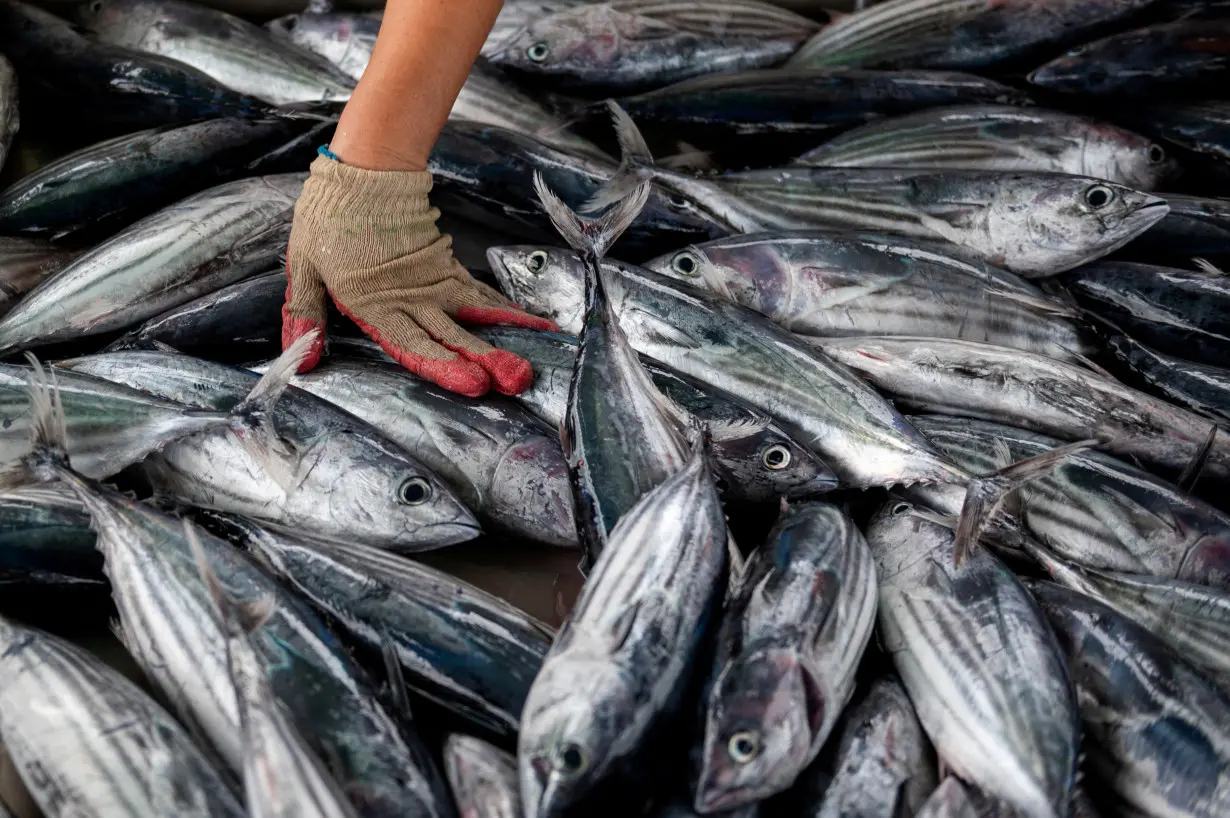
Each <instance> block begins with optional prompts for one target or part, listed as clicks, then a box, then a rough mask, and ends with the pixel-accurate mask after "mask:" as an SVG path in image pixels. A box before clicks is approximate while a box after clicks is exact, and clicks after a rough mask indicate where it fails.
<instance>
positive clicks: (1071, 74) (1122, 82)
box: [1028, 34, 1147, 95]
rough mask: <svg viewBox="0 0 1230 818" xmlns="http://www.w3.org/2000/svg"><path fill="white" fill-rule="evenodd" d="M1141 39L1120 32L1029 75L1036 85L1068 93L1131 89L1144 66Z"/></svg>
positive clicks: (1111, 92) (1108, 92)
mask: <svg viewBox="0 0 1230 818" xmlns="http://www.w3.org/2000/svg"><path fill="white" fill-rule="evenodd" d="M1140 46H1141V40H1140V38H1139V37H1138V36H1132V35H1130V34H1119V35H1116V36H1114V37H1108V38H1106V39H1104V40H1097V41H1095V42H1092V43H1088V44H1087V45H1082V46H1080V47H1079V48H1074V49H1072V50H1071V51H1069V52H1068V53H1066V54H1064V55H1062V56H1059V57H1056V58H1055V59H1053V60H1051V61H1050V62H1048V63H1045V64H1044V65H1042V66H1040V67H1038V68H1036V69H1035V70H1034V71H1033V73H1031V74H1030V75H1029V77H1028V81H1029V82H1030V83H1031V84H1032V85H1037V86H1038V87H1040V88H1046V89H1049V90H1051V91H1059V92H1061V93H1065V94H1094V95H1105V94H1114V93H1117V92H1122V91H1128V90H1131V87H1132V84H1133V82H1134V81H1135V80H1136V78H1137V77H1139V75H1140V72H1141V69H1142V67H1144V68H1147V66H1142V65H1140V60H1141V51H1140Z"/></svg>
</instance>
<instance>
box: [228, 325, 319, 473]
mask: <svg viewBox="0 0 1230 818" xmlns="http://www.w3.org/2000/svg"><path fill="white" fill-rule="evenodd" d="M318 332H319V330H312V331H310V332H308V333H307V334H305V335H303V336H302V337H301V338H299V339H297V340H296V341H295V342H294V343H293V344H291V345H290V346H289V347H287V348H286V351H285V352H283V353H282V354H281V355H279V356H278V357H277V358H276V359H275V360H274V361H273V362H272V363H270V364H269V368H268V369H267V370H265V374H264V375H262V376H261V379H260V380H259V381H258V382H257V384H256V386H254V387H252V391H251V392H249V393H248V396H247V397H246V398H244V399H243V400H242V401H241V402H240V403H239V404H238V405H236V406H235V408H234V409H232V410H231V412H230V415H231V430H232V431H233V432H234V433H235V436H236V437H238V438H239V440H240V442H242V443H243V445H244V448H246V449H247V450H248V453H249V454H251V455H252V457H253V458H255V460H256V462H257V463H259V464H260V465H261V467H262V468H264V469H265V471H266V472H267V473H268V474H270V475H274V476H277V475H278V474H279V473H280V472H282V471H285V469H283V468H279V467H278V465H277V464H279V463H281V462H283V461H284V460H285V456H286V455H289V454H292V452H291V451H290V446H289V444H288V443H286V442H285V441H284V440H282V439H281V437H280V436H279V435H278V431H277V429H276V428H275V427H274V424H273V409H274V407H275V406H276V405H277V402H278V400H279V399H281V397H282V395H283V393H285V392H286V388H287V387H288V386H290V379H291V378H292V377H294V375H295V373H296V372H298V371H299V365H300V364H301V363H303V359H304V358H305V357H307V354H308V351H309V350H310V349H311V348H312V344H313V343H314V342H315V341H316V336H317V333H318Z"/></svg>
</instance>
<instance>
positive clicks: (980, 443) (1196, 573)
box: [908, 415, 1230, 588]
mask: <svg viewBox="0 0 1230 818" xmlns="http://www.w3.org/2000/svg"><path fill="white" fill-rule="evenodd" d="M908 418H909V421H910V422H911V423H912V424H914V426H915V427H916V428H917V429H919V430H920V431H921V432H922V433H923V434H925V435H927V437H928V438H930V439H931V440H932V442H934V443H935V445H936V446H938V447H939V448H940V449H941V450H943V451H945V452H947V453H948V454H949V455H950V456H952V458H953V459H954V460H956V461H957V462H958V463H960V464H961V465H962V466H964V467H965V468H966V469H969V470H970V471H972V472H974V473H986V472H989V471H991V470H993V469H996V468H999V467H1000V466H1001V465H1002V463H1001V462H1000V461H999V459H998V457H999V456H998V453H997V445H996V441H1000V442H1002V444H1003V445H1006V446H1007V447H1008V454H1009V455H1010V457H1011V459H1012V460H1020V459H1023V458H1026V457H1032V456H1034V455H1038V454H1041V453H1042V452H1044V451H1047V450H1049V449H1053V448H1055V447H1056V446H1059V445H1061V441H1059V440H1056V439H1054V438H1051V437H1046V436H1044V435H1040V434H1036V433H1034V432H1029V431H1025V430H1024V429H1019V428H1014V427H1011V426H1004V425H1001V424H998V423H990V422H987V421H981V420H969V419H966V418H957V417H948V416H942V415H910V416H908ZM909 491H910V493H911V496H915V497H917V498H918V499H919V500H920V501H921V502H923V504H925V505H929V506H931V507H933V508H935V507H937V505H936V503H935V502H934V500H930V501H929V497H928V490H927V489H926V488H925V487H915V488H913V489H910V490H909ZM1017 498H1018V499H1017V501H1016V503H1015V504H1016V506H1017V513H1018V514H1019V516H1020V517H1021V519H1022V520H1023V522H1024V523H1025V524H1026V525H1027V526H1028V528H1029V529H1030V530H1031V531H1032V532H1033V533H1034V534H1035V535H1036V536H1037V537H1039V538H1040V539H1042V540H1043V542H1045V543H1046V544H1047V545H1048V546H1050V548H1051V549H1052V550H1054V551H1055V552H1056V553H1058V554H1060V555H1061V556H1063V557H1065V558H1066V559H1069V560H1072V561H1073V562H1076V563H1079V564H1081V565H1085V566H1088V567H1090V568H1095V569H1106V570H1113V571H1124V572H1130V573H1135V574H1146V575H1153V576H1157V577H1164V578H1174V579H1177V580H1183V581H1187V582H1198V583H1203V584H1205V585H1210V586H1213V587H1216V588H1230V515H1226V514H1225V513H1224V512H1222V511H1220V510H1218V509H1216V508H1214V507H1213V506H1211V505H1209V504H1208V503H1206V502H1204V501H1202V500H1200V499H1198V498H1195V497H1192V496H1190V495H1188V494H1186V493H1184V492H1182V491H1180V490H1179V489H1178V488H1176V487H1175V486H1174V485H1172V484H1170V483H1168V482H1166V481H1164V480H1161V479H1160V478H1157V477H1154V476H1153V475H1151V474H1148V473H1146V472H1144V471H1143V470H1141V469H1139V468H1136V467H1135V466H1131V465H1129V464H1128V463H1126V462H1124V461H1121V460H1118V459H1116V458H1114V457H1111V456H1110V455H1107V454H1105V453H1103V452H1097V451H1085V452H1079V453H1077V454H1074V455H1072V456H1070V457H1068V458H1067V459H1065V460H1064V462H1063V463H1061V464H1060V465H1059V466H1057V467H1056V468H1055V469H1053V470H1052V471H1050V472H1048V473H1047V474H1043V475H1041V476H1039V477H1038V478H1036V479H1035V480H1032V481H1030V482H1029V483H1026V484H1025V485H1024V486H1022V487H1021V488H1020V489H1018V494H1017Z"/></svg>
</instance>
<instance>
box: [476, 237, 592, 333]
mask: <svg viewBox="0 0 1230 818" xmlns="http://www.w3.org/2000/svg"><path fill="white" fill-rule="evenodd" d="M487 262H488V263H489V264H490V265H491V271H492V272H493V273H494V274H495V277H496V280H497V281H499V283H500V288H501V289H502V290H503V291H504V294H505V295H507V296H508V297H509V298H511V299H512V300H513V301H516V302H517V303H518V304H520V305H521V306H523V307H525V308H526V309H527V310H529V311H530V312H531V313H533V314H534V315H540V316H542V317H544V318H550V319H551V320H552V321H554V322H555V323H556V324H558V325H559V327H560V329H561V330H562V331H564V332H568V333H572V334H574V335H575V334H578V333H580V331H581V325H582V324H583V323H584V319H585V271H584V268H583V267H582V264H581V260H580V258H578V257H577V256H576V254H574V253H571V252H569V251H568V250H564V249H563V248H559V247H542V246H534V245H505V246H502V247H491V248H489V249H488V250H487Z"/></svg>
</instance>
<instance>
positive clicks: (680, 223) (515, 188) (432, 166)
mask: <svg viewBox="0 0 1230 818" xmlns="http://www.w3.org/2000/svg"><path fill="white" fill-rule="evenodd" d="M428 169H429V170H430V171H431V173H432V178H433V181H434V183H435V187H434V188H433V195H434V197H435V201H436V203H437V204H438V206H439V207H441V208H442V209H444V210H446V211H450V212H453V213H454V214H455V215H459V216H464V217H467V218H470V219H472V220H476V221H479V222H481V223H483V224H488V225H491V226H493V227H498V228H500V229H502V230H505V231H507V232H511V233H513V234H515V235H519V236H525V235H527V231H528V234H529V235H530V236H534V237H536V238H539V239H548V238H550V237H552V236H554V235H555V233H554V231H553V229H552V227H551V223H550V220H549V219H548V218H547V215H546V213H545V211H543V209H542V204H541V203H540V202H539V201H538V198H537V197H536V196H535V195H534V193H533V189H534V188H533V174H534V171H538V172H540V173H542V174H543V176H544V178H545V179H546V181H547V183H548V184H549V185H550V186H551V189H552V190H554V191H555V192H556V193H557V194H558V195H559V196H560V197H561V198H562V199H563V200H564V201H565V202H566V203H567V204H568V205H569V206H571V207H574V208H575V207H580V205H581V204H582V203H583V202H585V201H586V200H587V199H588V198H589V197H591V196H592V195H593V194H594V193H595V192H596V191H597V190H598V189H599V188H600V187H601V186H602V185H603V184H605V183H606V181H607V180H608V179H609V178H610V177H611V175H612V174H613V173H614V172H615V170H616V168H615V166H614V164H613V163H612V162H609V161H602V160H599V159H595V158H593V157H588V156H580V155H576V154H573V153H567V152H563V151H560V150H557V149H555V148H553V147H551V146H549V145H547V144H545V143H543V142H542V141H540V140H538V139H534V138H531V137H528V136H525V135H524V134H518V133H515V132H513V131H509V130H506V129H503V128H496V127H494V126H489V125H483V124H481V123H475V122H458V121H450V122H448V123H447V124H446V125H445V126H444V129H443V130H442V131H441V133H440V138H439V139H438V140H437V141H436V144H435V146H434V147H433V148H432V152H431V156H430V157H429V159H428ZM729 232H730V230H729V228H728V227H725V226H724V225H722V224H721V223H720V222H719V221H717V220H715V219H714V218H712V217H710V216H708V215H706V214H703V213H701V212H700V211H698V210H697V209H695V208H694V207H693V206H692V205H691V204H690V202H688V201H687V200H686V199H682V198H678V197H674V196H672V195H671V194H668V193H666V192H664V191H661V190H657V189H653V190H651V192H650V198H649V202H648V204H647V205H646V207H645V209H644V210H642V211H641V213H640V215H639V216H638V217H637V219H636V220H635V221H634V222H633V223H632V226H631V227H629V229H628V231H627V232H626V233H625V234H624V237H623V240H622V241H621V243H620V244H619V245H618V247H619V249H620V251H621V252H622V251H624V250H629V251H632V252H634V253H638V254H645V253H648V254H656V253H660V252H664V251H665V250H667V249H673V248H676V247H678V246H679V245H680V244H686V243H687V242H689V241H694V240H702V241H703V240H704V239H708V238H716V237H717V236H724V235H727V234H728V233H729Z"/></svg>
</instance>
